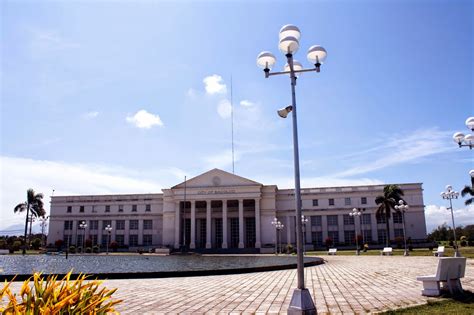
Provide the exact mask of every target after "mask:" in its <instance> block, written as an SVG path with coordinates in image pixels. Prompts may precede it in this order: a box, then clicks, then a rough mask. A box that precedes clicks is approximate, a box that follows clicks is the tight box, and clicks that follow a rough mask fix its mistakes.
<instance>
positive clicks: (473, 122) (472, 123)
mask: <svg viewBox="0 0 474 315" xmlns="http://www.w3.org/2000/svg"><path fill="white" fill-rule="evenodd" d="M466 127H467V128H468V129H469V130H471V131H473V132H474V117H469V118H468V119H466ZM453 140H454V142H456V143H457V144H458V145H459V147H460V148H461V147H468V148H469V149H472V148H474V135H473V134H467V135H465V134H463V133H462V132H456V133H455V134H454V135H453Z"/></svg>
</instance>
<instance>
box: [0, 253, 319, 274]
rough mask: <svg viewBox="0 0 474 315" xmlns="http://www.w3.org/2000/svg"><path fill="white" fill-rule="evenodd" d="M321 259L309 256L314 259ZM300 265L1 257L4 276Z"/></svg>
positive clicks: (252, 259)
mask: <svg viewBox="0 0 474 315" xmlns="http://www.w3.org/2000/svg"><path fill="white" fill-rule="evenodd" d="M317 259H318V258H314V257H311V258H308V257H306V258H305V263H306V262H312V261H315V260H317ZM291 264H296V257H295V256H153V255H108V256H107V255H70V256H69V258H68V259H65V257H64V256H56V255H26V256H21V255H4V256H0V276H5V275H14V274H20V275H21V274H24V275H26V274H32V273H33V272H35V271H40V272H42V273H44V274H65V273H67V272H69V271H70V270H71V269H73V272H74V273H80V272H82V273H87V274H100V273H140V272H183V271H205V270H223V269H225V270H228V269H244V268H261V267H271V266H284V265H291Z"/></svg>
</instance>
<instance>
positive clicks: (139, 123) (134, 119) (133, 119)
mask: <svg viewBox="0 0 474 315" xmlns="http://www.w3.org/2000/svg"><path fill="white" fill-rule="evenodd" d="M127 121H128V122H129V123H131V124H132V125H135V126H136V127H137V128H141V129H150V128H151V127H153V126H163V122H162V121H161V118H160V116H158V115H154V114H151V113H149V112H147V111H146V110H144V109H141V110H139V111H138V112H136V114H135V115H133V116H127Z"/></svg>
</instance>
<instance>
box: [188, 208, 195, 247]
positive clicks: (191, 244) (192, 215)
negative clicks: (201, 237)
mask: <svg viewBox="0 0 474 315" xmlns="http://www.w3.org/2000/svg"><path fill="white" fill-rule="evenodd" d="M189 248H191V249H194V248H196V201H194V200H193V201H191V243H190V244H189Z"/></svg>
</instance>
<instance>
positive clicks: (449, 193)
mask: <svg viewBox="0 0 474 315" xmlns="http://www.w3.org/2000/svg"><path fill="white" fill-rule="evenodd" d="M441 197H442V198H443V199H447V200H449V209H450V210H451V219H452V220H453V235H454V250H455V252H454V257H462V256H461V253H460V252H459V248H458V244H457V241H456V225H454V214H453V201H452V200H453V199H458V197H459V193H458V192H457V191H454V190H453V186H451V185H448V186H446V190H445V191H443V192H441Z"/></svg>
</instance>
